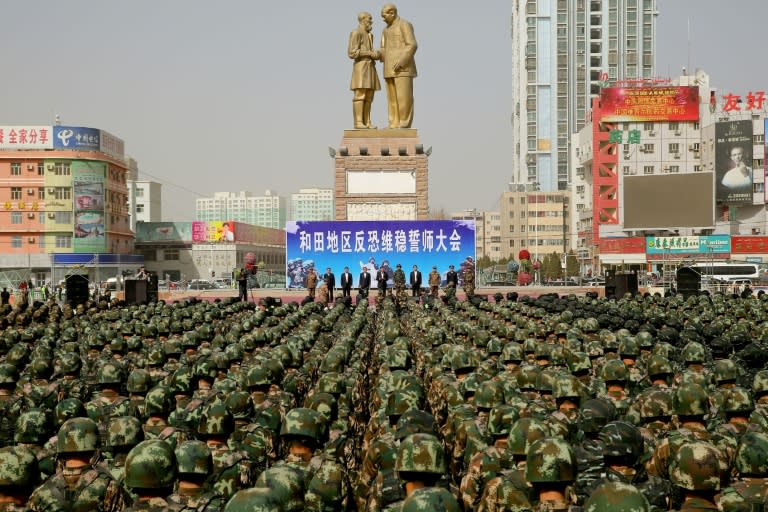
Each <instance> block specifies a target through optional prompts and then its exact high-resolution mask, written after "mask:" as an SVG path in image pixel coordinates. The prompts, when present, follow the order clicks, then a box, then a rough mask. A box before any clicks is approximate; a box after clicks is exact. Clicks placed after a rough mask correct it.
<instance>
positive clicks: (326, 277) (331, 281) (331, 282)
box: [323, 267, 336, 301]
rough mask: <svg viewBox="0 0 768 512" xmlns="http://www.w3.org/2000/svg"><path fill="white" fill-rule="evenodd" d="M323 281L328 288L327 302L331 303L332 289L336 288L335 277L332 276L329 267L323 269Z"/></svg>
mask: <svg viewBox="0 0 768 512" xmlns="http://www.w3.org/2000/svg"><path fill="white" fill-rule="evenodd" d="M323 281H325V286H326V287H328V300H329V301H333V289H334V288H336V276H335V275H333V272H332V271H331V267H328V268H327V269H325V274H323Z"/></svg>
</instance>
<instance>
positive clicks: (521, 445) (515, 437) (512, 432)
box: [507, 418, 549, 456]
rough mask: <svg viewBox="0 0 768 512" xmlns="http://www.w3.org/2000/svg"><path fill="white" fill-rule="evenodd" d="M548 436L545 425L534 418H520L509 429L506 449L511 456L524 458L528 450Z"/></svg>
mask: <svg viewBox="0 0 768 512" xmlns="http://www.w3.org/2000/svg"><path fill="white" fill-rule="evenodd" d="M548 435H549V432H548V431H547V427H546V425H545V424H544V423H543V422H541V421H539V420H537V419H534V418H520V419H519V420H517V421H516V422H514V423H513V424H512V426H511V427H510V428H509V438H508V439H507V449H508V450H509V452H510V453H511V454H512V455H518V456H525V454H526V453H527V452H528V448H529V447H530V446H531V445H532V444H533V443H534V442H535V441H538V440H540V439H544V438H545V437H547V436H548Z"/></svg>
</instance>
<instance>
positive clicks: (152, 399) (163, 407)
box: [144, 386, 174, 416]
mask: <svg viewBox="0 0 768 512" xmlns="http://www.w3.org/2000/svg"><path fill="white" fill-rule="evenodd" d="M173 406H174V400H173V396H172V395H171V390H170V389H169V388H168V387H167V386H155V387H154V388H152V389H150V390H149V391H147V395H146V396H145V397H144V414H145V415H146V416H167V415H168V414H170V412H171V411H172V410H173Z"/></svg>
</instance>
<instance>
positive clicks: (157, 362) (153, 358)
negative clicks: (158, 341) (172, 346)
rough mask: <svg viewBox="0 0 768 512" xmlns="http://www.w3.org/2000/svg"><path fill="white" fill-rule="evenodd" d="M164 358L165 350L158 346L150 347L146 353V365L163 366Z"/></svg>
mask: <svg viewBox="0 0 768 512" xmlns="http://www.w3.org/2000/svg"><path fill="white" fill-rule="evenodd" d="M165 359H166V356H165V351H164V350H163V349H162V348H160V347H152V348H150V349H149V353H147V365H149V366H163V365H164V364H165Z"/></svg>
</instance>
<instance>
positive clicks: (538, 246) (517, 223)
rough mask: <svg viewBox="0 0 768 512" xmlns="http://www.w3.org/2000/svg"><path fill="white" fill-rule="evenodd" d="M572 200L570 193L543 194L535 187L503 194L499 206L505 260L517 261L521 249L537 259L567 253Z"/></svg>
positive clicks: (501, 247)
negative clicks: (551, 254) (550, 254)
mask: <svg viewBox="0 0 768 512" xmlns="http://www.w3.org/2000/svg"><path fill="white" fill-rule="evenodd" d="M570 198H571V194H570V192H568V191H562V192H543V191H539V190H535V187H532V186H521V188H520V190H516V191H510V192H504V193H503V194H502V195H501V199H500V207H499V217H500V241H501V243H500V251H501V254H502V257H504V258H510V257H511V258H514V259H515V260H516V259H517V254H518V252H519V251H520V250H521V249H528V251H529V252H530V253H531V257H532V258H533V259H534V260H538V259H541V260H543V258H544V256H545V255H546V254H549V253H553V252H554V253H557V254H562V253H563V252H567V251H565V249H566V248H568V247H570V244H571V241H570V230H569V227H570V215H571V212H570V208H571V207H570Z"/></svg>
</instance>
